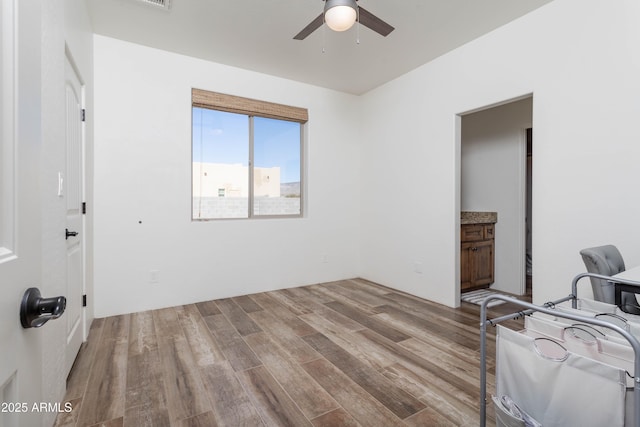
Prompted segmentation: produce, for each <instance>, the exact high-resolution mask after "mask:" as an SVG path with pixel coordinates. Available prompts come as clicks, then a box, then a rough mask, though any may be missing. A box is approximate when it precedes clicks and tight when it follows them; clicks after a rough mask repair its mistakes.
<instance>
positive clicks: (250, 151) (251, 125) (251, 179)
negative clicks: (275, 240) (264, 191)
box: [248, 116, 254, 218]
mask: <svg viewBox="0 0 640 427" xmlns="http://www.w3.org/2000/svg"><path fill="white" fill-rule="evenodd" d="M248 117H249V218H253V215H254V212H253V206H254V203H253V158H254V156H253V137H254V132H253V116H248Z"/></svg>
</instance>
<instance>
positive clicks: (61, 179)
mask: <svg viewBox="0 0 640 427" xmlns="http://www.w3.org/2000/svg"><path fill="white" fill-rule="evenodd" d="M62 196H64V175H62V172H58V197H62Z"/></svg>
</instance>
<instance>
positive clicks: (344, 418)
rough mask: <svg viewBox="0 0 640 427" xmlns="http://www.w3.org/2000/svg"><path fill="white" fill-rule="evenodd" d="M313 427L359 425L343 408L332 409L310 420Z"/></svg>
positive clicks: (355, 426)
mask: <svg viewBox="0 0 640 427" xmlns="http://www.w3.org/2000/svg"><path fill="white" fill-rule="evenodd" d="M311 423H312V424H313V427H359V426H360V424H359V423H358V422H357V421H356V420H355V419H354V418H353V417H352V416H351V415H349V413H348V412H347V411H345V410H344V409H343V408H338V409H334V410H333V411H331V412H327V413H326V414H322V415H320V416H319V417H316V418H314V419H312V420H311Z"/></svg>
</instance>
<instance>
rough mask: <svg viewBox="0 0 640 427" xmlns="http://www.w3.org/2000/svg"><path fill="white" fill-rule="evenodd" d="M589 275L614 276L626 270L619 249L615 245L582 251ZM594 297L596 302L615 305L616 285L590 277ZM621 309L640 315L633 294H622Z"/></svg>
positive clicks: (638, 305) (639, 308) (639, 309)
mask: <svg viewBox="0 0 640 427" xmlns="http://www.w3.org/2000/svg"><path fill="white" fill-rule="evenodd" d="M580 255H582V260H583V261H584V265H585V266H586V267H587V271H588V272H589V273H596V274H601V275H603V276H613V275H615V274H618V273H621V272H623V271H624V270H625V267H624V260H623V259H622V255H621V254H620V251H619V250H618V248H616V247H615V246H613V245H604V246H596V247H594V248H587V249H583V250H581V251H580ZM589 279H590V280H591V288H592V289H593V297H594V299H595V300H596V301H602V302H606V303H609V304H615V300H616V297H615V290H614V285H613V283H611V282H608V281H606V280H602V279H597V278H595V277H590V278H589ZM620 309H621V310H622V311H625V312H627V313H631V314H640V304H638V300H636V296H635V294H633V293H632V292H622V299H621V305H620Z"/></svg>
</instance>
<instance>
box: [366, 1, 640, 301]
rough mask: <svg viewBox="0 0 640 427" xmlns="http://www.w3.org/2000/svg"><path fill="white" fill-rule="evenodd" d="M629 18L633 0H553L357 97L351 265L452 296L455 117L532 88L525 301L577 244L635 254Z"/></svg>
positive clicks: (634, 82) (548, 286)
mask: <svg viewBox="0 0 640 427" xmlns="http://www.w3.org/2000/svg"><path fill="white" fill-rule="evenodd" d="M638 20H640V3H638V2H636V1H635V0H618V1H614V2H602V1H597V0H556V1H554V2H552V3H549V4H548V5H545V6H543V7H542V8H540V9H538V10H536V11H534V12H532V13H530V14H528V15H526V16H524V17H522V18H521V19H518V20H517V21H514V22H512V23H510V24H508V25H506V26H504V27H501V28H499V29H497V30H496V31H494V32H492V33H490V34H488V35H486V36H484V37H482V38H480V39H477V40H475V41H473V42H471V43H469V44H467V45H465V46H462V47H461V48H459V49H457V50H455V51H453V52H451V53H449V54H447V55H444V56H442V57H440V58H438V59H436V60H434V61H432V62H430V63H428V64H426V65H424V66H422V67H420V68H418V69H416V70H414V71H412V72H410V73H408V74H406V75H405V76H403V77H401V78H398V79H396V80H394V81H392V82H389V83H388V84H386V85H384V86H382V87H379V88H378V89H376V90H374V91H372V92H370V93H368V94H366V95H365V96H364V117H363V123H365V124H366V126H363V132H362V136H361V138H362V140H363V141H366V150H363V159H362V165H363V170H362V175H363V179H362V183H363V185H362V186H361V192H362V212H363V216H362V227H361V231H362V234H361V242H362V244H361V248H362V265H363V270H362V273H363V275H364V276H365V277H366V278H368V279H371V280H374V281H378V282H381V283H383V284H385V285H389V286H392V287H394V288H397V289H401V290H404V291H407V292H410V293H412V294H415V295H419V296H422V297H425V298H428V299H431V300H435V301H438V302H441V303H444V304H447V305H450V306H456V305H458V304H459V291H458V286H457V283H458V279H459V271H458V270H459V248H458V241H459V240H458V239H459V219H458V212H459V210H460V204H459V200H460V199H459V197H460V182H459V173H460V172H459V169H460V158H459V156H460V146H459V144H460V134H459V130H460V120H459V119H458V118H457V115H458V114H460V113H463V112H467V111H472V110H475V109H478V108H481V107H483V106H487V105H492V104H496V103H498V102H501V101H504V100H508V99H514V98H517V97H520V96H523V95H525V94H531V93H532V94H533V97H534V100H535V102H534V105H533V127H534V129H535V144H536V148H535V149H536V152H535V162H534V166H533V179H534V182H533V259H534V260H535V263H534V266H533V277H534V295H533V298H534V301H535V302H542V301H546V300H549V299H552V298H557V297H561V296H564V295H567V293H568V292H569V290H570V280H571V278H572V277H573V276H574V275H575V274H577V273H579V272H582V271H584V266H583V265H582V261H581V259H580V256H579V255H578V251H579V250H580V249H581V248H584V247H588V246H593V245H597V244H602V243H607V242H611V243H614V244H616V245H618V247H619V248H620V250H621V251H622V253H623V254H624V256H625V260H626V262H627V264H628V265H629V266H634V265H638V264H640V245H638V244H637V236H636V233H634V230H635V229H636V223H637V218H638V217H639V215H640V202H639V201H638V198H637V197H635V194H636V193H637V183H638V181H639V177H638V168H637V165H638V160H639V157H640V144H637V143H636V142H637V141H638V139H639V138H640V128H638V127H637V126H636V124H635V122H636V121H637V117H639V116H640V102H638V99H640V78H639V77H638V76H640V50H638V49H637V46H638V45H640V27H638V25H637V22H638ZM383 168H385V169H386V168H388V170H389V172H388V174H386V176H382V175H381V174H379V171H380V170H381V169H383ZM389 177H393V179H389ZM380 188H383V189H388V190H389V191H385V194H387V195H388V196H389V197H388V202H387V203H386V204H385V205H383V206H380V205H377V209H376V210H375V211H373V210H372V209H370V207H371V206H374V205H375V201H376V195H377V194H378V192H379V190H380ZM391 190H394V191H391ZM398 190H399V191H398ZM415 261H417V262H422V263H423V265H424V272H423V273H422V274H419V273H416V272H415V271H414V266H413V262H415ZM585 286H588V285H585Z"/></svg>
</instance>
